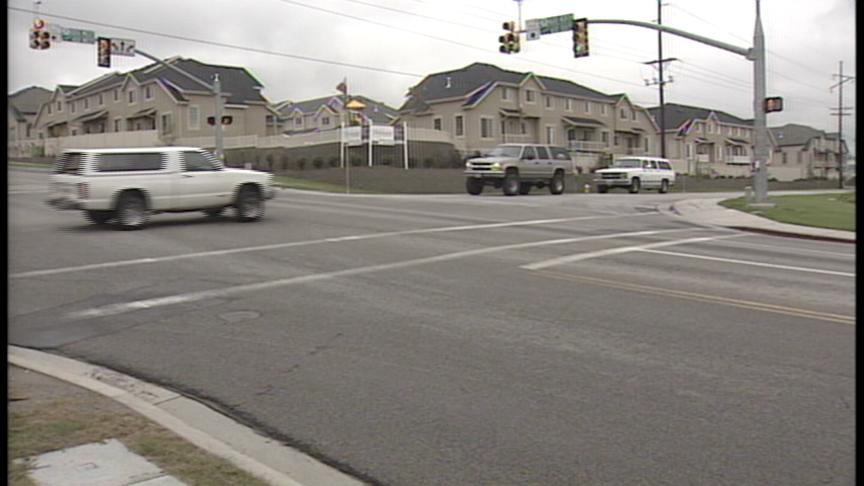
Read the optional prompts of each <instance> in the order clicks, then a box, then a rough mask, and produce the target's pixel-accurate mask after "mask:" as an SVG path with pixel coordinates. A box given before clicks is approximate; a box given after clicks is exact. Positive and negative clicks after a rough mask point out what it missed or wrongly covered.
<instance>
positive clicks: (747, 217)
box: [661, 191, 855, 243]
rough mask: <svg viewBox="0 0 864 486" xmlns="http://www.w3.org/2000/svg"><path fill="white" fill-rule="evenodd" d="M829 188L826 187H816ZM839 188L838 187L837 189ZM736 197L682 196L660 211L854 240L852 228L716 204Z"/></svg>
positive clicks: (712, 222)
mask: <svg viewBox="0 0 864 486" xmlns="http://www.w3.org/2000/svg"><path fill="white" fill-rule="evenodd" d="M819 192H829V191H819ZM837 192H842V191H837ZM798 193H804V194H812V193H813V191H806V192H798V191H783V192H778V193H776V194H777V195H791V194H798ZM734 197H738V196H736V195H734V194H730V195H729V196H726V197H719V198H718V197H713V198H700V199H684V200H681V201H676V202H674V203H672V205H671V206H669V207H668V209H667V208H665V207H663V208H661V210H662V211H668V212H669V213H671V214H674V215H675V216H676V217H680V218H681V219H684V220H686V221H688V222H691V223H694V224H699V225H705V226H722V227H725V228H732V229H737V230H742V231H754V232H759V233H767V234H774V235H781V236H790V237H798V238H810V239H820V240H826V241H839V242H848V243H855V232H854V231H840V230H832V229H825V228H814V227H811V226H799V225H796V224H786V223H779V222H777V221H773V220H770V219H768V218H762V217H759V216H754V215H752V214H748V213H745V212H743V211H737V210H734V209H727V208H724V207H723V206H720V205H719V202H720V201H725V200H727V199H731V198H734Z"/></svg>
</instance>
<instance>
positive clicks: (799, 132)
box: [768, 123, 837, 147]
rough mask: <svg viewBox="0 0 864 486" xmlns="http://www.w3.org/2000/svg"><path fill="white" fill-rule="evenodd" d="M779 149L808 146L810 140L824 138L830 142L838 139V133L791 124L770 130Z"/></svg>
mask: <svg viewBox="0 0 864 486" xmlns="http://www.w3.org/2000/svg"><path fill="white" fill-rule="evenodd" d="M768 130H770V131H771V135H772V137H773V138H774V141H775V143H776V144H777V146H778V147H788V146H793V145H807V143H809V142H810V140H812V139H814V138H818V137H820V136H824V137H825V138H827V139H829V140H834V139H836V138H837V134H836V133H832V134H829V133H825V131H823V130H817V129H815V128H812V127H808V126H806V125H796V124H794V123H789V124H786V125H783V126H782V127H773V128H768Z"/></svg>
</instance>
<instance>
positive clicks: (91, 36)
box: [60, 27, 96, 44]
mask: <svg viewBox="0 0 864 486" xmlns="http://www.w3.org/2000/svg"><path fill="white" fill-rule="evenodd" d="M60 38H61V39H62V40H64V41H66V42H80V43H82V44H95V43H96V32H93V31H92V30H82V29H67V28H66V27H63V29H62V30H61V32H60Z"/></svg>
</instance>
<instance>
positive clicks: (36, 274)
mask: <svg viewBox="0 0 864 486" xmlns="http://www.w3.org/2000/svg"><path fill="white" fill-rule="evenodd" d="M646 216H648V215H645V214H624V215H620V216H606V215H603V216H580V217H573V218H559V219H537V220H528V221H511V222H504V223H486V224H475V225H461V226H443V227H438V228H425V229H416V230H405V231H389V232H385V233H366V234H361V235H350V236H341V237H333V238H322V239H318V240H306V241H295V242H289V243H274V244H271V245H260V246H249V247H242V248H229V249H226V250H212V251H202V252H196V253H184V254H179V255H170V256H164V257H148V258H136V259H132V260H121V261H114V262H105V263H93V264H89V265H78V266H74V267H62V268H52V269H46V270H33V271H29V272H20V273H15V274H12V275H10V276H9V278H13V279H14V278H30V277H43V276H47V275H57V274H61V273H70V272H80V271H85V270H97V269H105V268H116V267H126V266H130V265H143V264H148V263H162V262H170V261H176V260H185V259H190V258H206V257H212V256H220V255H231V254H235V253H250V252H259V251H269V250H280V249H283V248H292V247H298V246H308V245H317V244H322V243H336V242H342V241H359V240H370V239H375V238H388V237H393V236H410V235H422V234H431V233H445V232H451V231H468V230H483V229H493V228H509V227H518V226H534V225H543V224H554V223H568V222H573V221H587V220H592V219H617V218H631V217H646Z"/></svg>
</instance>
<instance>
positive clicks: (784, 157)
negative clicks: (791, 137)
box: [783, 152, 789, 165]
mask: <svg viewBox="0 0 864 486" xmlns="http://www.w3.org/2000/svg"><path fill="white" fill-rule="evenodd" d="M787 155H789V154H787V153H786V152H783V165H786V164H788V163H789V158H788V157H787Z"/></svg>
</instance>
